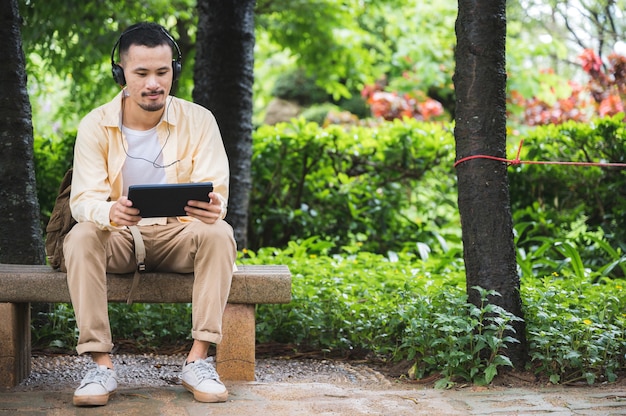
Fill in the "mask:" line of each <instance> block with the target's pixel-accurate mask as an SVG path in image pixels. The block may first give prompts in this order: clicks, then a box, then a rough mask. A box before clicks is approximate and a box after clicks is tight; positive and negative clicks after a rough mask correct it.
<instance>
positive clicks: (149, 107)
mask: <svg viewBox="0 0 626 416" xmlns="http://www.w3.org/2000/svg"><path fill="white" fill-rule="evenodd" d="M155 93H157V94H161V95H165V91H163V90H161V91H155ZM148 95H150V94H149V93H142V94H141V96H142V97H146V96H148ZM139 107H141V109H142V110H144V111H150V112H154V111H160V110H162V109H163V107H165V102H154V101H152V102H150V103H149V104H144V103H139Z"/></svg>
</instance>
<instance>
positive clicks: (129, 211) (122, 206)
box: [109, 196, 141, 226]
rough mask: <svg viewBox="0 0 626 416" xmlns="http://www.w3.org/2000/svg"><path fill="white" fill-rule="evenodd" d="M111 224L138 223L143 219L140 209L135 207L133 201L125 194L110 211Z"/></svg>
mask: <svg viewBox="0 0 626 416" xmlns="http://www.w3.org/2000/svg"><path fill="white" fill-rule="evenodd" d="M109 221H110V222H111V225H113V226H118V225H137V223H138V222H139V221H141V216H140V215H139V210H138V209H137V208H133V203H132V202H131V201H130V200H129V199H128V198H127V197H125V196H122V197H120V199H118V200H117V201H116V202H115V204H113V205H112V206H111V210H110V211H109Z"/></svg>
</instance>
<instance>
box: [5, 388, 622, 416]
mask: <svg viewBox="0 0 626 416" xmlns="http://www.w3.org/2000/svg"><path fill="white" fill-rule="evenodd" d="M228 387H229V392H230V397H229V400H228V402H226V403H219V404H204V403H198V402H195V401H194V400H193V398H192V396H191V394H190V393H188V392H187V391H186V390H185V389H184V388H183V387H181V386H171V387H145V388H144V387H139V388H124V387H123V386H121V387H120V388H119V389H118V391H117V393H116V395H114V396H113V397H112V398H111V400H110V401H109V404H108V405H107V406H104V407H96V408H76V407H74V406H73V405H72V393H73V390H72V389H68V388H64V389H62V390H57V391H43V390H41V389H38V390H34V391H8V392H0V415H20V416H22V415H23V416H26V415H28V416H31V415H32V416H34V415H90V416H96V415H141V416H143V415H167V416H177V415H186V416H187V415H189V416H196V415H198V416H200V415H233V416H235V415H236V416H243V415H255V416H262V415H272V416H298V415H329V416H330V415H350V416H353V415H384V416H395V415H411V416H413V415H429V416H435V415H444V416H445V415H450V416H456V415H463V416H466V415H550V416H561V415H563V416H565V415H598V416H609V415H626V391H623V390H621V389H618V388H615V389H613V388H608V387H580V388H578V387H569V388H562V387H550V388H545V389H539V390H537V389H520V388H512V389H506V388H489V389H479V388H472V387H468V388H461V389H456V390H455V389H453V390H435V389H432V388H431V387H421V386H415V387H414V386H411V385H406V384H392V385H381V386H380V388H376V387H375V386H367V387H366V388H363V387H359V386H356V385H354V384H346V383H341V384H338V383H323V382H322V383H320V382H318V383H307V382H296V383H285V382H278V383H272V382H270V383H267V382H252V383H230V384H228Z"/></svg>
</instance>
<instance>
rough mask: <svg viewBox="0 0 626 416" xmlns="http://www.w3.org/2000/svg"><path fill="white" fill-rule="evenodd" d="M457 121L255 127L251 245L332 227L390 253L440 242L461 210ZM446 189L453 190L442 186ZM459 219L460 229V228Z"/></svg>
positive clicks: (346, 238) (336, 237)
mask: <svg viewBox="0 0 626 416" xmlns="http://www.w3.org/2000/svg"><path fill="white" fill-rule="evenodd" d="M453 160H454V138H453V136H452V132H451V130H449V129H447V128H446V127H445V126H441V125H437V124H425V123H418V122H416V121H406V122H400V121H395V122H390V123H384V124H382V125H380V126H378V127H374V128H365V127H354V128H351V129H346V128H344V127H341V126H330V127H327V128H322V127H320V126H319V125H317V124H315V123H307V122H305V121H304V120H299V121H296V122H294V123H292V124H280V125H277V126H264V127H261V128H259V129H258V130H257V131H256V132H255V133H254V153H253V159H252V177H253V188H252V193H251V201H250V223H249V230H248V238H249V247H248V248H251V249H258V248H260V247H264V246H274V247H283V246H285V245H286V244H287V243H288V242H289V241H291V240H294V239H306V238H309V237H311V236H322V237H323V238H324V239H326V240H328V241H330V242H332V243H334V244H335V245H336V246H342V245H347V244H349V243H350V242H352V241H360V242H362V243H363V250H365V251H373V252H379V253H381V252H382V253H384V252H386V251H387V250H402V249H403V248H405V246H407V245H409V246H412V247H411V249H414V247H415V243H416V242H418V241H422V242H425V243H427V244H429V245H438V243H437V240H438V239H439V237H438V236H437V235H436V234H437V232H436V231H435V230H437V231H439V232H440V231H441V229H444V230H445V224H447V223H448V222H449V221H450V217H451V216H452V217H454V211H455V209H456V208H455V206H456V198H455V197H454V192H453V191H454V189H455V183H454V177H453V175H452V174H453V170H452V164H453ZM435 195H439V196H441V197H443V198H441V197H440V198H436V199H437V200H436V201H435V200H434V199H433V196H435ZM458 228H459V224H458V222H457V223H456V224H454V227H451V231H450V232H451V233H455V234H458Z"/></svg>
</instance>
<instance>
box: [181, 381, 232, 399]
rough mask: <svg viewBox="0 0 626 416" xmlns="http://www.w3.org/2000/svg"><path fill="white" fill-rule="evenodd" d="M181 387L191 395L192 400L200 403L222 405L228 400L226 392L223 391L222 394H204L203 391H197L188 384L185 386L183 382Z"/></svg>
mask: <svg viewBox="0 0 626 416" xmlns="http://www.w3.org/2000/svg"><path fill="white" fill-rule="evenodd" d="M183 386H184V387H185V388H186V389H187V391H189V392H190V393H193V398H194V399H196V400H197V401H199V402H202V403H222V402H225V401H226V400H228V392H227V391H225V392H223V393H206V392H204V391H198V390H196V389H195V388H193V386H191V385H190V384H187V383H185V382H184V381H183Z"/></svg>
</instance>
